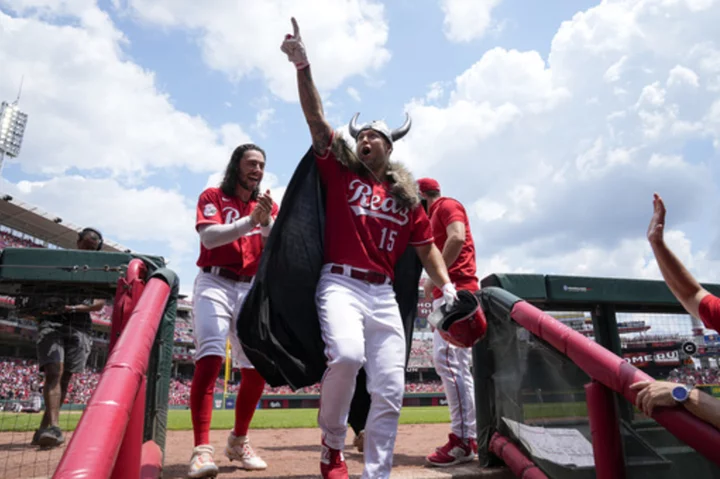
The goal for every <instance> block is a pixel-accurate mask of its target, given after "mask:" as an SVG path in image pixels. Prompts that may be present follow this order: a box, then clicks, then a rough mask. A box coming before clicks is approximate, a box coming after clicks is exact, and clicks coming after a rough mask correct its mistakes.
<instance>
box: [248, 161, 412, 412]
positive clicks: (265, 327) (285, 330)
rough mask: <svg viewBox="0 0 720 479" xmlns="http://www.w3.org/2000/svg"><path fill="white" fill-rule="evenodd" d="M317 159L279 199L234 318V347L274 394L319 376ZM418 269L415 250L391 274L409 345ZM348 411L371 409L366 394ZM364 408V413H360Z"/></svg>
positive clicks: (321, 222) (321, 207)
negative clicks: (236, 340)
mask: <svg viewBox="0 0 720 479" xmlns="http://www.w3.org/2000/svg"><path fill="white" fill-rule="evenodd" d="M315 161H316V160H315V155H314V154H313V150H312V148H310V149H309V150H308V152H307V153H306V154H305V156H304V157H303V159H302V160H301V161H300V164H299V165H298V167H297V168H296V170H295V173H294V174H293V177H292V179H291V180H290V183H289V184H288V187H287V189H286V191H285V195H284V197H283V201H282V204H281V207H280V212H279V214H278V217H277V219H276V220H275V224H274V226H273V229H272V232H271V233H270V236H269V237H268V239H267V242H266V244H265V249H264V251H263V255H262V258H261V259H260V265H259V268H258V272H257V274H256V276H255V282H254V284H253V286H252V288H251V289H250V291H249V292H248V294H247V296H246V298H245V302H244V304H243V307H242V309H241V311H240V313H239V314H238V318H237V331H238V338H239V340H240V343H241V344H242V346H243V350H244V352H245V354H246V355H247V357H248V359H249V360H250V361H251V362H252V364H253V365H254V366H255V368H256V369H257V371H258V372H259V373H260V374H261V375H262V376H263V377H264V378H265V380H266V381H267V383H268V384H269V385H270V386H272V387H278V386H284V385H287V386H290V387H291V388H292V389H293V390H297V389H298V388H301V387H305V386H310V385H312V384H315V383H317V382H319V381H320V380H321V379H322V375H323V373H324V372H325V368H326V365H325V361H326V358H325V353H324V349H325V344H324V342H323V340H322V338H321V336H320V325H319V320H318V315H317V309H316V306H315V290H316V287H317V283H318V280H319V278H320V272H321V268H322V265H323V239H324V234H323V233H324V230H325V198H324V195H325V191H324V188H323V187H322V184H321V182H320V177H319V174H318V170H317V166H316V164H315ZM421 272H422V265H421V263H420V260H419V258H418V256H417V254H416V253H415V250H414V248H413V247H411V246H409V247H408V248H407V250H406V251H405V252H404V253H403V255H402V257H401V259H400V260H399V261H398V263H397V265H396V268H395V283H394V289H395V294H396V298H397V301H398V305H399V307H400V314H401V316H402V318H403V324H404V328H405V335H406V340H407V356H406V358H405V359H406V364H407V359H408V357H409V354H410V345H411V343H412V330H413V323H414V320H415V314H416V308H417V301H418V284H419V281H420V274H421ZM355 396H356V397H355V398H354V399H353V409H355V411H353V412H354V413H359V416H360V417H366V415H367V413H366V412H364V411H359V409H358V408H367V407H369V397H362V396H367V391H366V390H365V388H364V387H360V388H357V390H356V393H355ZM361 405H362V406H361Z"/></svg>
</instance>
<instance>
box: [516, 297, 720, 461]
mask: <svg viewBox="0 0 720 479" xmlns="http://www.w3.org/2000/svg"><path fill="white" fill-rule="evenodd" d="M510 316H511V317H512V318H513V319H514V320H515V321H516V322H517V323H518V324H520V325H521V326H523V327H524V328H525V329H527V330H528V331H530V332H532V333H533V334H535V335H536V336H538V337H539V338H542V339H543V340H545V341H546V342H547V343H549V344H550V345H551V346H553V347H554V348H555V349H557V350H558V351H559V352H560V353H562V354H564V355H566V356H567V357H568V358H570V359H571V360H572V361H573V362H574V363H575V364H577V366H578V367H580V368H581V369H582V370H583V371H585V372H586V373H587V374H588V375H589V376H590V377H591V378H593V379H594V380H595V381H597V382H599V383H602V384H603V385H604V386H606V387H608V388H610V389H612V390H613V391H616V392H618V393H620V394H622V395H623V396H624V397H625V398H626V399H627V400H629V401H630V402H632V403H633V404H634V403H635V398H636V396H637V392H635V391H632V390H631V389H630V385H631V384H634V383H636V382H638V381H654V379H653V378H652V377H651V376H649V375H647V374H646V373H644V372H642V371H640V370H639V369H637V368H636V367H635V366H632V365H631V364H629V363H627V362H626V361H624V360H623V359H622V358H620V357H618V356H616V355H615V354H613V353H612V352H610V351H608V350H607V349H605V348H604V347H602V346H601V345H599V344H598V343H596V342H595V341H593V340H591V339H589V338H587V337H585V336H583V335H582V334H580V333H578V332H577V331H574V330H573V329H571V328H570V327H568V326H566V325H564V324H563V323H561V322H560V321H558V320H557V319H555V318H553V317H552V316H550V315H548V314H546V313H544V312H543V311H541V310H540V309H538V308H536V307H535V306H532V305H531V304H529V303H527V302H525V301H518V302H517V303H515V305H514V306H513V307H512V310H511V311H510ZM591 396H592V395H591ZM593 399H595V400H596V402H597V404H599V405H601V407H604V408H606V409H607V404H603V400H602V398H598V397H597V396H594V397H593ZM652 418H653V419H655V420H656V421H657V422H658V423H659V424H660V425H662V426H663V427H665V429H667V430H668V431H669V432H671V433H672V434H673V435H675V437H677V438H678V439H680V440H681V441H683V442H685V443H686V444H687V445H689V446H690V447H692V448H693V449H695V450H696V451H697V452H699V453H700V454H702V455H703V456H705V457H706V458H707V459H708V460H710V461H712V462H713V463H715V464H718V465H720V454H718V453H717V451H719V450H720V431H718V430H717V429H716V428H714V427H713V426H711V425H710V424H708V423H706V422H704V421H702V420H701V419H698V418H697V417H695V416H693V415H692V414H691V413H690V412H688V411H687V410H685V409H684V408H656V409H655V410H654V411H653V415H652ZM613 449H615V448H613ZM615 451H617V449H615ZM613 456H614V453H613V452H612V451H610V453H609V454H607V455H606V456H605V457H606V459H607V458H609V457H613ZM598 459H599V458H598V457H596V461H597V460H598Z"/></svg>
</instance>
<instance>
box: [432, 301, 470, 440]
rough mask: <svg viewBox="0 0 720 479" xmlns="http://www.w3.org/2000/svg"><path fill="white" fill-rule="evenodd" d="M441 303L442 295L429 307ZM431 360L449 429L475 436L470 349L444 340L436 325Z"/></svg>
mask: <svg viewBox="0 0 720 479" xmlns="http://www.w3.org/2000/svg"><path fill="white" fill-rule="evenodd" d="M443 304H445V300H444V299H442V298H440V299H436V300H435V301H433V311H435V310H436V309H438V308H439V307H440V306H442V305H443ZM433 363H434V364H435V371H436V372H437V373H438V376H440V379H441V380H442V383H443V387H444V388H445V397H446V398H447V402H448V406H449V408H450V423H451V431H452V433H453V434H455V435H456V436H457V437H459V438H461V439H469V438H472V439H476V436H477V431H476V424H475V381H474V379H473V376H472V373H471V372H470V366H471V364H472V349H470V348H459V347H457V346H454V345H452V344H450V343H448V342H447V341H445V340H444V339H443V337H442V336H440V333H439V332H438V330H437V329H436V330H435V333H434V334H433Z"/></svg>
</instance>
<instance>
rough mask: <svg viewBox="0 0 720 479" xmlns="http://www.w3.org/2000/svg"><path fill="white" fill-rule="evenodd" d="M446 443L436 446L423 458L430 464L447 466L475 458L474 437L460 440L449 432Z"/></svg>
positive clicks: (475, 445) (475, 446) (475, 444)
mask: <svg viewBox="0 0 720 479" xmlns="http://www.w3.org/2000/svg"><path fill="white" fill-rule="evenodd" d="M448 438H449V440H448V442H447V444H445V445H444V446H442V447H438V448H437V449H436V450H435V452H434V453H432V454H430V455H429V456H427V457H426V458H425V461H427V463H428V464H429V465H431V466H438V467H447V466H454V465H455V464H462V463H464V462H470V461H472V460H473V459H475V451H476V450H477V442H475V440H474V439H466V440H462V439H460V438H459V437H457V436H456V435H455V434H453V433H450V435H449V436H448Z"/></svg>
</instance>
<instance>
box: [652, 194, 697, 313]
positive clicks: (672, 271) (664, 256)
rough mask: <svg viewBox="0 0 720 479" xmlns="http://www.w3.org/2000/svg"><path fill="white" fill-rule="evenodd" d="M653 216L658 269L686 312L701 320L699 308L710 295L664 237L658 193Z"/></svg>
mask: <svg viewBox="0 0 720 479" xmlns="http://www.w3.org/2000/svg"><path fill="white" fill-rule="evenodd" d="M653 209H654V211H653V216H652V219H651V220H650V226H649V227H648V233H647V236H648V241H649V242H650V246H651V247H652V250H653V254H654V255H655V259H656V260H657V264H658V268H659V269H660V273H662V276H663V279H665V283H666V284H667V286H668V288H669V289H670V291H672V293H673V294H674V295H675V297H676V298H677V300H678V301H679V302H680V303H681V304H682V305H683V307H684V308H685V310H686V311H687V312H688V313H690V314H691V315H692V316H694V317H696V318H699V317H700V315H699V312H698V311H699V308H700V302H701V301H702V299H703V298H704V297H705V296H707V295H708V294H710V293H708V292H707V290H705V288H703V287H702V286H701V285H700V283H698V282H697V280H696V279H695V278H694V277H693V275H692V274H690V271H688V270H687V268H685V266H684V265H683V264H682V262H681V261H680V260H679V259H678V257H677V256H675V254H673V252H672V251H670V248H668V246H667V244H665V239H664V237H663V230H664V229H665V204H664V203H663V200H662V198H660V196H659V195H658V194H657V193H656V194H655V195H654V198H653Z"/></svg>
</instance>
